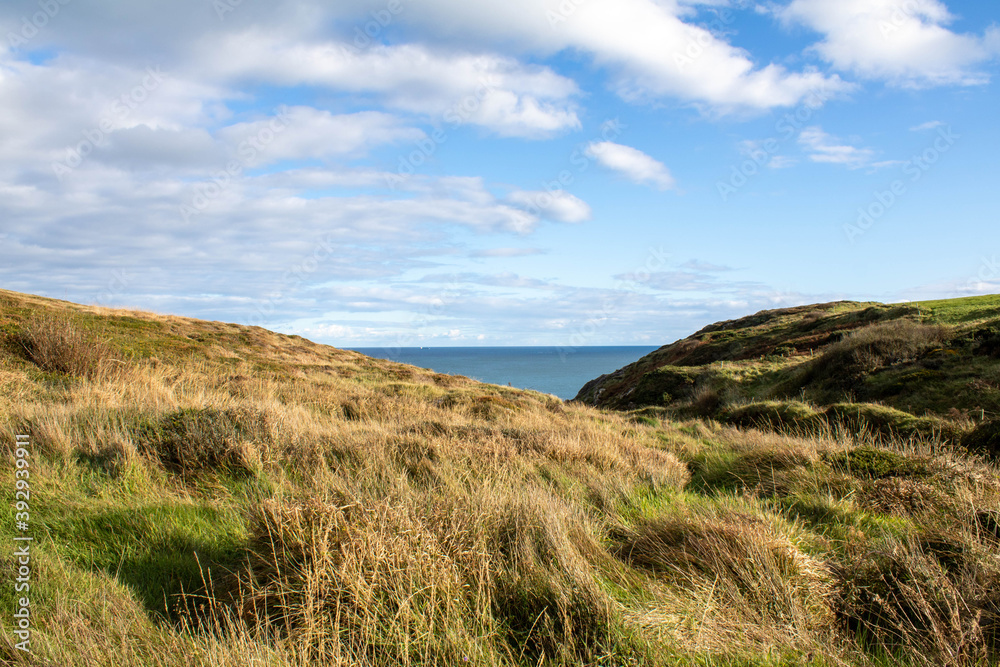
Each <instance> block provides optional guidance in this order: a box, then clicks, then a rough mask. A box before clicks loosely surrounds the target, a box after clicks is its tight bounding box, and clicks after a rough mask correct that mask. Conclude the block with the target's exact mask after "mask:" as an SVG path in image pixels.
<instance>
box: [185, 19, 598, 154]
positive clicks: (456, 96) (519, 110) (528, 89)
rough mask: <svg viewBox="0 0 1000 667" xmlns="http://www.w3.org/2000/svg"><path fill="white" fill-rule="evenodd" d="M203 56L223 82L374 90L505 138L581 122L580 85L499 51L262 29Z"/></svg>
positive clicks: (209, 42)
mask: <svg viewBox="0 0 1000 667" xmlns="http://www.w3.org/2000/svg"><path fill="white" fill-rule="evenodd" d="M197 53H198V56H197V60H198V61H199V62H204V63H208V67H209V68H210V69H211V71H212V75H213V76H214V77H216V78H217V79H218V80H219V81H253V82H258V81H264V82H268V83H277V84H280V85H283V86H296V85H303V84H306V85H320V86H326V87H329V88H332V89H336V90H344V91H352V92H357V93H373V94H377V95H379V96H381V97H382V98H383V99H384V102H385V103H386V104H387V105H389V106H390V107H392V108H395V109H400V110H405V111H409V112H415V113H420V114H424V115H427V116H430V117H432V118H433V119H435V120H436V121H439V122H442V121H443V122H446V123H448V124H451V125H462V124H474V125H482V126H484V127H488V128H490V129H492V130H494V131H496V132H497V133H498V134H500V135H504V136H523V137H543V136H548V135H550V134H552V133H556V132H560V131H563V130H566V129H575V128H578V127H580V121H579V118H577V115H576V110H575V104H574V103H573V101H572V100H573V97H574V96H575V95H576V94H577V93H578V92H579V91H578V89H577V86H576V84H575V83H574V82H573V81H572V80H571V79H568V78H566V77H563V76H560V75H558V74H556V73H555V72H553V71H552V70H551V69H549V68H546V67H540V66H529V65H523V64H521V63H519V62H517V61H516V60H514V59H513V58H510V57H506V56H499V55H493V54H471V53H446V52H436V51H433V50H431V49H429V48H427V47H425V46H423V45H420V44H413V43H410V44H400V45H395V46H383V45H377V46H371V47H369V48H367V49H365V50H359V49H357V48H354V47H352V45H350V44H349V43H346V42H336V41H315V42H304V41H302V40H299V39H289V38H287V37H285V36H283V35H276V34H272V33H269V32H264V31H260V30H252V31H247V32H242V33H238V34H232V35H228V36H226V37H225V38H224V39H222V40H218V39H217V38H215V37H212V38H206V39H205V42H204V44H202V45H201V47H200V48H199V49H198V52H197Z"/></svg>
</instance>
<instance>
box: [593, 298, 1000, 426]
mask: <svg viewBox="0 0 1000 667" xmlns="http://www.w3.org/2000/svg"><path fill="white" fill-rule="evenodd" d="M576 400H578V401H582V402H585V403H587V404H590V405H596V406H599V407H609V408H616V409H634V408H640V407H644V406H662V407H666V408H670V409H671V410H673V411H675V412H676V413H678V414H687V415H700V416H706V417H713V418H717V419H723V420H729V421H734V420H735V421H736V422H739V421H740V420H743V419H744V418H745V417H747V415H748V414H757V413H760V414H763V415H764V416H765V417H767V418H773V419H775V420H780V419H781V415H779V414H778V413H779V412H780V411H781V410H782V409H784V410H785V411H786V412H787V410H788V409H791V410H792V411H798V412H799V413H801V414H799V415H798V418H799V421H802V420H806V421H808V418H809V417H810V416H811V415H812V416H816V415H819V413H820V412H824V411H825V412H826V413H830V408H831V407H833V406H838V407H837V408H836V409H835V410H834V411H833V412H834V413H836V414H846V413H849V412H850V411H851V409H852V408H851V407H850V406H865V405H867V407H865V408H861V407H856V408H854V409H855V411H857V410H860V411H861V412H865V413H866V414H869V415H876V413H878V414H879V415H881V416H882V417H885V418H888V416H891V417H892V418H893V419H896V420H897V421H899V420H903V421H906V420H909V423H911V424H913V423H917V422H914V421H913V420H914V419H919V420H923V421H921V422H920V423H922V424H926V425H937V427H938V428H939V430H942V429H943V430H944V431H945V434H946V435H948V434H951V435H954V434H955V429H958V430H962V428H968V427H971V426H973V425H974V424H975V423H978V422H982V421H988V420H990V419H995V418H997V417H998V416H1000V297H997V296H984V297H974V298H966V299H952V300H945V301H928V302H920V303H907V304H897V305H884V304H878V303H856V302H846V301H845V302H836V303H826V304H817V305H811V306H802V307H798V308H785V309H781V310H771V311H764V312H761V313H757V314H756V315H751V316H749V317H744V318H741V319H738V320H733V321H727V322H720V323H718V324H714V325H711V326H708V327H705V328H704V329H702V330H701V331H699V332H697V333H695V334H694V335H692V336H690V337H688V338H685V339H683V340H680V341H677V342H675V343H672V344H670V345H666V346H664V347H662V348H660V349H659V350H656V351H655V352H652V353H651V354H649V355H647V356H645V357H643V358H642V359H640V360H638V361H637V362H635V363H633V364H630V365H629V366H626V367H625V368H622V369H620V370H618V371H616V372H614V373H611V374H609V375H604V376H602V377H599V378H597V379H595V380H593V381H591V382H589V383H587V385H585V386H584V387H583V389H582V390H581V391H580V393H579V394H578V395H577V397H576ZM754 403H757V404H763V403H769V404H770V405H769V406H764V405H761V406H760V407H759V408H758V409H757V412H754V409H752V408H747V407H746V406H747V404H754ZM792 403H794V405H792ZM873 404H874V405H873ZM878 406H882V407H885V408H891V409H893V410H895V411H899V412H901V413H905V414H895V413H893V412H891V411H888V410H883V411H882V412H878V409H877V408H878ZM876 416H877V415H876ZM873 419H874V417H873ZM942 420H943V421H942ZM928 427H930V426H928Z"/></svg>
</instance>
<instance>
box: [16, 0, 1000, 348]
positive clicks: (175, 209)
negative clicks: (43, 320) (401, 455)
mask: <svg viewBox="0 0 1000 667" xmlns="http://www.w3.org/2000/svg"><path fill="white" fill-rule="evenodd" d="M998 20H1000V5H998V4H997V3H994V2H984V1H982V0H962V1H959V0H949V1H948V2H947V3H946V2H942V1H941V0H836V1H833V0H775V1H773V2H763V3H758V2H754V1H752V0H475V1H470V0H371V1H368V0H338V1H337V2H320V1H311V0H287V1H284V0H277V1H271V2H264V1H263V0H146V1H144V2H123V1H122V0H32V1H28V0H3V2H2V3H0V37H2V39H0V286H2V287H3V288H6V289H10V290H15V291H20V292H28V293H33V294H40V295H43V296H49V297H55V298H59V299H67V300H70V301H74V302H78V303H86V304H100V305H106V306H114V307H128V308H138V309H144V310H151V311H155V312H161V313H176V314H182V315H187V316H192V317H198V318H203V319H210V320H222V321H228V322H238V323H244V324H252V325H259V326H265V327H267V328H270V329H273V330H277V331H281V332H285V333H294V334H299V335H303V336H306V337H307V338H310V339H312V340H315V341H318V342H323V343H329V344H333V345H338V346H342V347H362V346H370V347H371V346H386V347H408V346H446V345H458V346H469V345H487V346H493V345H554V346H560V347H567V348H571V347H579V346H583V345H612V344H620V345H626V344H643V345H645V344H653V345H659V344H665V343H668V342H671V341H673V340H675V339H677V338H680V337H683V336H686V335H688V334H690V333H692V332H693V331H695V330H697V329H699V328H701V327H702V326H705V325H707V324H710V323H712V322H715V321H718V320H723V319H729V318H734V317H738V316H742V315H746V314H749V313H753V312H756V311H759V310H763V309H768V308H777V307H784V306H793V305H801V304H807V303H817V302H827V301H834V300H840V299H852V300H863V301H867V300H877V301H883V302H897V301H904V300H918V299H932V298H947V297H958V296H969V295H974V294H987V293H996V292H1000V264H998V257H1000V233H998V225H997V222H998V219H997V218H998V216H997V212H998V211H1000V187H998V179H997V177H998V175H1000V168H998V164H997V155H998V153H1000V151H998V149H1000V123H998V122H997V119H998V110H1000V91H998V87H997V83H996V79H997V75H998V69H1000V26H998Z"/></svg>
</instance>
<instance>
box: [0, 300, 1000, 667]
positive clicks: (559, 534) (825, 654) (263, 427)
mask: <svg viewBox="0 0 1000 667" xmlns="http://www.w3.org/2000/svg"><path fill="white" fill-rule="evenodd" d="M37 322H46V323H47V326H50V327H54V328H55V330H56V332H57V333H58V332H59V331H60V327H63V328H64V330H65V331H71V332H72V333H73V338H72V340H73V341H74V345H78V344H81V343H80V341H83V343H82V344H83V346H84V348H85V350H86V351H85V352H83V353H74V354H76V355H77V356H81V355H82V356H83V357H84V358H88V359H91V360H92V362H93V363H90V364H89V365H87V366H85V367H83V368H82V370H81V369H80V368H73V367H61V368H60V367H55V366H49V365H46V364H45V363H42V362H40V360H39V359H38V358H36V357H35V356H33V355H32V354H30V353H28V350H29V349H30V347H31V346H30V344H29V345H28V346H25V345H24V341H25V340H27V339H30V338H31V337H32V336H37V335H40V334H39V333H38V328H37V327H36V326H35V323H37ZM33 327H34V328H33ZM0 332H3V341H2V347H0V350H2V351H0V434H2V435H0V438H2V439H0V448H2V455H3V459H2V463H0V467H2V469H3V470H4V472H5V474H4V478H5V479H8V480H10V479H11V478H12V475H11V474H10V471H11V469H12V449H13V441H14V438H13V435H14V434H15V433H17V432H29V433H30V434H31V437H32V448H33V451H34V456H33V459H32V466H33V469H32V478H31V479H32V534H33V535H34V536H35V538H36V540H37V542H36V546H35V549H36V552H35V556H34V560H33V566H34V567H35V570H34V574H33V576H34V580H33V588H32V593H31V594H32V610H33V614H34V623H35V626H34V627H35V631H36V634H35V637H34V642H33V647H34V650H35V654H34V656H33V657H27V656H24V655H23V654H21V653H20V652H17V651H15V650H14V649H13V647H12V644H11V639H10V636H9V635H6V634H5V635H4V643H2V644H0V658H2V659H4V660H6V661H8V662H10V663H12V664H23V665H38V664H42V665H60V666H63V665H81V666H87V667H90V666H94V667H96V666H97V665H109V664H110V665H136V666H138V665H157V666H163V667H175V666H181V665H184V666H188V665H209V666H218V667H222V666H227V665H233V666H235V665H241V666H242V665H261V666H263V665H268V666H275V667H286V666H293V665H294V666H300V665H301V666H304V665H367V666H375V665H446V664H447V665H452V664H471V665H539V664H551V665H570V664H573V665H576V664H585V665H674V664H684V665H707V664H713V665H714V664H726V665H728V664H732V665H751V664H752V665H786V664H787V665H791V664H817V665H842V664H857V665H866V664H898V663H899V662H903V663H907V662H908V663H910V664H927V665H930V664H951V665H975V664H987V662H988V661H989V660H995V659H996V658H997V653H996V651H997V641H998V635H1000V616H998V608H1000V598H998V596H997V595H996V590H998V582H1000V579H998V577H1000V563H998V562H997V561H998V558H997V555H996V554H997V553H998V551H1000V482H998V478H997V471H996V468H995V467H994V466H993V465H992V464H989V463H987V462H985V461H984V460H981V459H977V458H975V457H970V456H968V455H963V454H958V453H955V452H953V451H951V450H949V449H947V448H944V447H942V446H941V445H940V444H936V443H934V442H924V441H910V442H908V443H906V444H903V443H896V442H884V441H880V442H879V443H875V442H871V441H866V440H864V439H859V438H858V437H857V436H851V435H848V434H846V433H838V432H833V431H830V432H826V433H821V434H819V435H817V436H816V437H810V438H802V437H787V436H780V435H777V434H768V433H762V432H758V431H752V430H748V431H741V430H737V429H734V428H729V427H722V426H719V425H717V424H713V423H703V422H697V421H691V422H685V423H677V422H671V421H662V420H661V419H659V418H655V417H649V416H644V417H642V418H640V417H638V416H633V415H628V414H617V413H608V412H602V411H598V410H595V409H592V408H588V407H585V406H582V405H578V404H566V403H563V402H561V401H559V400H558V399H555V398H554V397H551V396H545V395H542V394H538V393H535V392H526V391H519V390H514V389H510V388H507V387H498V386H491V385H483V384H479V383H476V382H473V381H471V380H468V379H465V378H457V377H449V376H443V375H439V374H435V373H432V372H429V371H424V370H420V369H416V368H412V367H408V366H403V365H400V364H393V363H390V362H383V361H376V360H372V359H368V358H366V357H363V356H362V355H359V354H356V353H352V352H346V351H340V350H334V349H332V348H327V347H323V346H319V345H315V344H312V343H310V342H308V341H305V340H302V339H300V338H295V337H287V336H281V335H278V334H273V333H270V332H266V331H264V330H261V329H254V328H247V327H239V326H236V325H225V324H220V323H210V322H198V321H193V320H186V319H183V318H177V317H169V316H160V315H153V314H147V313H126V312H122V311H105V310H101V309H95V308H84V307H79V306H73V305H71V304H64V303H59V302H53V301H48V300H44V299H39V298H36V297H27V296H24V295H17V294H13V293H9V292H0ZM49 335H50V338H54V339H55V340H58V336H57V335H53V334H51V332H50V334H49ZM88 346H89V347H88ZM57 347H58V346H57ZM57 352H58V349H57ZM87 355H90V356H87ZM109 359H112V360H114V362H113V363H112V364H110V365H108V362H107V360H109ZM105 367H107V368H112V367H113V369H114V370H113V372H112V371H103V370H100V371H98V372H91V371H89V370H87V369H90V368H97V369H101V368H105ZM0 494H2V495H3V497H4V500H5V503H4V505H5V507H7V508H8V509H7V514H6V515H5V517H4V521H3V524H2V528H0V539H2V540H6V541H7V542H6V543H7V544H11V543H12V542H11V541H10V540H11V538H12V536H13V528H12V524H13V510H12V509H11V506H12V501H13V485H12V484H10V483H7V484H5V485H4V486H3V487H2V490H0ZM7 552H9V550H4V551H3V553H7ZM2 558H3V563H2V565H0V566H2V567H3V568H5V569H6V570H7V571H11V568H12V567H13V560H12V559H11V557H10V556H9V555H4V556H2ZM13 598H14V593H13V591H12V588H11V587H10V586H8V585H5V586H4V587H3V588H2V589H0V608H2V609H4V610H5V613H6V610H9V609H13V605H14V599H13ZM8 618H9V616H8ZM8 627H9V626H8Z"/></svg>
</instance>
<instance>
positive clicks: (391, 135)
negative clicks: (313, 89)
mask: <svg viewBox="0 0 1000 667" xmlns="http://www.w3.org/2000/svg"><path fill="white" fill-rule="evenodd" d="M218 134H219V137H220V138H221V139H222V140H223V141H225V143H226V144H227V145H228V147H229V150H230V152H231V153H233V154H238V153H239V152H240V151H241V150H245V151H249V150H250V149H253V153H254V155H255V156H256V157H259V158H260V159H259V160H257V161H256V162H255V164H264V163H271V162H276V161H279V160H288V159H292V160H295V159H303V158H324V157H330V156H343V155H352V154H359V153H364V152H365V151H367V150H368V149H369V148H372V147H374V146H379V145H382V144H392V143H397V142H400V141H416V140H417V139H420V138H422V137H424V136H425V135H424V133H423V132H422V131H421V130H418V129H415V128H411V127H405V126H403V125H402V123H401V122H400V120H399V119H398V118H396V117H395V116H392V115H390V114H386V113H381V112H377V111H363V112H360V113H354V114H341V115H335V114H331V113H330V112H329V111H323V110H320V109H314V108H312V107H304V106H297V107H290V108H287V109H284V110H283V112H281V113H279V114H278V115H275V116H273V117H271V118H266V119H262V120H258V121H252V122H245V123H236V124H235V125H230V126H227V127H225V128H223V129H222V130H220V131H219V133H218ZM248 146H249V148H247V147H248Z"/></svg>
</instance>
